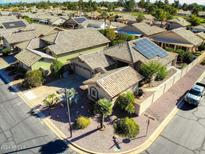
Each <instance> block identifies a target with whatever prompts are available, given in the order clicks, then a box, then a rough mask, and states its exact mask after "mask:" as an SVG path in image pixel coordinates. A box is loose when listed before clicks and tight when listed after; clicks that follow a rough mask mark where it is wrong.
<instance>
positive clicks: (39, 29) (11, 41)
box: [2, 24, 62, 50]
mask: <svg viewBox="0 0 205 154" xmlns="http://www.w3.org/2000/svg"><path fill="white" fill-rule="evenodd" d="M61 30H62V29H60V28H57V27H51V26H47V25H40V24H31V25H28V26H27V27H25V28H22V29H20V30H17V31H14V32H12V33H4V34H2V35H3V36H2V37H3V46H4V47H6V48H10V49H12V50H13V49H16V47H18V44H20V46H21V45H22V44H23V46H24V45H25V44H26V43H28V42H29V41H30V40H32V39H33V38H37V37H42V36H45V35H50V34H53V33H56V32H58V31H61ZM21 49H22V48H18V49H16V50H21Z"/></svg>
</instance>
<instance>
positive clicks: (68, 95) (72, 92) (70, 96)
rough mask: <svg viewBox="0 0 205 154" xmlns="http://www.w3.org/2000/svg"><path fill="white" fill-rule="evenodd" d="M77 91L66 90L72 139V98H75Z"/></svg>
mask: <svg viewBox="0 0 205 154" xmlns="http://www.w3.org/2000/svg"><path fill="white" fill-rule="evenodd" d="M75 94H76V93H75V89H73V88H72V89H66V88H65V99H66V104H67V110H68V123H69V127H70V137H72V136H73V133H72V125H71V114H70V104H71V102H72V98H73V97H74V96H75Z"/></svg>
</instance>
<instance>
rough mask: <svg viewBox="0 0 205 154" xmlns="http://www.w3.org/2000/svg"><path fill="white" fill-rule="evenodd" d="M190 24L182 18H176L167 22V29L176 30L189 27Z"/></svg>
mask: <svg viewBox="0 0 205 154" xmlns="http://www.w3.org/2000/svg"><path fill="white" fill-rule="evenodd" d="M190 25H191V24H190V23H189V22H188V21H187V20H186V19H184V18H182V17H177V18H174V19H171V20H169V21H168V22H167V29H168V30H172V29H176V28H181V27H185V28H186V27H187V26H190Z"/></svg>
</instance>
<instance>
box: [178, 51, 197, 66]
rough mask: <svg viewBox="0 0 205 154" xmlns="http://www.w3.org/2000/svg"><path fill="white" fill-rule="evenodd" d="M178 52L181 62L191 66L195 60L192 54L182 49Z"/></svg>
mask: <svg viewBox="0 0 205 154" xmlns="http://www.w3.org/2000/svg"><path fill="white" fill-rule="evenodd" d="M176 52H177V53H178V61H179V62H183V63H186V64H190V63H191V62H192V61H193V59H194V56H193V54H192V53H191V52H188V51H184V50H182V49H178V50H177V51H176Z"/></svg>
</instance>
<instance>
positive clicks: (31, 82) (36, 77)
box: [23, 70, 44, 88]
mask: <svg viewBox="0 0 205 154" xmlns="http://www.w3.org/2000/svg"><path fill="white" fill-rule="evenodd" d="M43 82H44V77H43V73H42V71H40V70H33V71H29V72H27V73H26V75H25V79H24V81H23V86H25V87H27V88H33V87H38V86H41V85H42V84H43Z"/></svg>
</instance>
